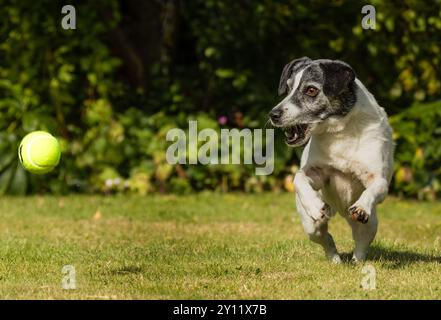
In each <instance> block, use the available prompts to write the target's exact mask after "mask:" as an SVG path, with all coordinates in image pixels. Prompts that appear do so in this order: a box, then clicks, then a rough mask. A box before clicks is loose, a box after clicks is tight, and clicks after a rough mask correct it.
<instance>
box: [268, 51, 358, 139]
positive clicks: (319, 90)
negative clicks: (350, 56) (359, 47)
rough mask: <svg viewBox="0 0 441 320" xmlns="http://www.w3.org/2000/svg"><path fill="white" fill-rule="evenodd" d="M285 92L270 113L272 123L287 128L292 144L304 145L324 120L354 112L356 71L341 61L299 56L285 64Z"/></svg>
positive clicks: (282, 85)
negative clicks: (284, 95)
mask: <svg viewBox="0 0 441 320" xmlns="http://www.w3.org/2000/svg"><path fill="white" fill-rule="evenodd" d="M285 93H287V96H286V97H285V98H284V99H283V100H282V101H281V102H280V103H279V104H278V105H277V106H275V107H274V108H273V109H272V110H271V112H270V118H271V122H272V124H273V125H274V126H276V127H281V128H283V129H284V130H285V135H286V143H287V144H288V145H290V146H301V145H303V144H305V143H306V142H307V141H308V140H309V138H310V137H311V133H312V131H313V130H314V129H315V128H316V127H318V126H320V124H321V123H323V122H325V121H326V120H327V119H329V118H331V117H344V116H345V115H346V114H348V113H349V111H351V109H352V107H353V106H354V104H355V101H356V95H355V72H354V70H352V68H351V67H350V66H349V65H348V64H346V63H344V62H342V61H338V60H324V59H323V60H322V59H321V60H311V59H309V58H307V57H303V58H300V59H296V60H293V61H291V62H290V63H288V64H287V65H286V66H285V67H284V69H283V72H282V76H281V78H280V84H279V95H282V94H285Z"/></svg>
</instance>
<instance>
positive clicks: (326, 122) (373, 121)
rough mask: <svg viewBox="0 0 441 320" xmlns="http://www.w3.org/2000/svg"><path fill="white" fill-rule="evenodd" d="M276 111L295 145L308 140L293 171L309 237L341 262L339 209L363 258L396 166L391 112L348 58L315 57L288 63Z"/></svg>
mask: <svg viewBox="0 0 441 320" xmlns="http://www.w3.org/2000/svg"><path fill="white" fill-rule="evenodd" d="M278 93H279V95H283V94H285V93H287V96H286V97H285V98H284V99H283V100H282V101H281V102H280V103H279V104H277V105H276V106H275V107H274V108H273V109H272V110H271V112H270V114H269V117H270V121H271V123H272V125H273V126H275V127H279V128H282V129H283V130H284V131H285V135H286V143H287V144H288V146H290V147H299V146H303V145H305V144H306V146H305V148H304V150H303V153H302V157H301V163H300V169H299V170H298V171H297V173H296V175H295V177H294V187H295V192H296V195H295V198H296V206H297V212H298V214H299V215H300V218H301V221H302V225H303V228H304V230H305V232H306V233H307V234H308V236H309V238H310V239H311V240H312V241H313V242H316V243H318V244H320V245H321V246H322V247H323V249H324V251H325V254H326V256H327V257H328V258H329V259H330V260H331V261H332V262H335V263H340V262H341V257H340V255H339V253H338V251H337V248H336V246H335V243H334V240H333V238H332V236H331V234H330V233H329V232H328V221H329V220H330V219H331V218H332V217H333V216H334V215H336V213H337V212H338V213H340V215H342V216H343V217H344V218H345V219H346V221H347V222H348V223H349V225H350V227H351V228H352V237H353V239H354V242H355V248H354V251H353V255H352V260H353V261H355V262H359V261H364V260H365V259H366V255H367V252H368V249H369V246H370V244H371V243H372V241H373V240H374V238H375V235H376V233H377V228H378V220H377V212H376V205H377V204H378V203H381V202H382V201H383V200H384V199H385V197H386V195H387V193H388V188H389V183H390V180H391V177H392V171H393V151H394V150H393V149H394V144H393V141H392V128H391V127H390V125H389V122H388V118H387V115H386V112H385V111H384V109H383V108H382V107H380V106H379V105H378V103H377V101H376V100H375V98H374V96H373V95H372V94H371V93H370V92H369V91H368V90H367V89H366V87H365V86H364V85H363V84H362V82H361V81H360V80H359V79H357V78H356V75H355V72H354V70H353V69H352V67H350V66H349V65H348V64H347V63H345V62H342V61H339V60H328V59H319V60H311V59H310V58H308V57H303V58H300V59H296V60H293V61H291V62H290V63H288V64H287V65H286V66H285V67H284V69H283V72H282V75H281V78H280V83H279V90H278Z"/></svg>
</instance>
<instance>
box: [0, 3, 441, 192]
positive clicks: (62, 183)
mask: <svg viewBox="0 0 441 320" xmlns="http://www.w3.org/2000/svg"><path fill="white" fill-rule="evenodd" d="M65 4H72V5H74V6H75V9H76V18H77V19H76V20H77V21H76V30H64V29H62V28H61V20H62V18H63V16H64V15H63V14H62V13H61V8H62V7H63V5H65ZM365 4H371V5H374V6H375V8H376V13H377V14H376V29H375V30H364V29H362V27H361V20H362V18H363V14H362V13H361V8H362V7H363V6H364V5H365ZM0 17H1V21H2V22H1V24H0V110H1V117H0V193H1V194H28V193H56V194H65V193H70V192H83V193H91V192H94V193H137V194H142V195H144V194H149V193H154V192H162V193H187V192H193V191H200V190H219V191H224V192H226V191H234V190H239V191H246V192H262V191H265V190H269V191H274V192H284V191H287V192H292V191H293V190H292V183H291V182H292V177H293V174H294V173H295V171H296V170H297V168H298V167H297V165H298V162H299V161H298V156H299V154H300V151H301V150H299V149H292V148H287V147H286V146H285V145H284V142H283V133H282V132H276V139H277V144H276V149H275V170H274V173H273V174H272V175H270V176H256V175H255V174H254V167H253V166H250V165H219V166H203V165H191V166H185V165H177V166H172V165H169V164H168V163H167V162H166V161H165V150H166V149H167V147H168V145H169V143H167V142H166V139H165V135H166V133H167V131H168V130H169V129H171V128H175V127H180V128H187V127H188V120H190V119H196V120H198V126H199V128H200V129H201V128H215V129H217V130H219V129H220V128H263V127H264V125H265V123H266V121H267V113H268V112H269V111H270V109H271V108H272V107H273V106H274V105H275V104H276V103H277V102H278V101H279V99H280V97H278V96H277V87H278V82H279V77H280V73H281V71H282V68H283V66H284V65H285V64H286V63H288V62H289V61H290V60H292V59H294V58H298V57H302V56H309V57H310V58H313V59H317V58H330V59H340V60H344V61H346V62H347V63H349V64H350V65H351V66H352V67H353V68H354V69H355V71H356V73H357V76H358V78H359V79H360V80H361V81H362V82H364V84H365V85H366V86H367V88H368V89H369V90H370V91H371V92H372V93H373V94H374V95H375V96H376V98H377V100H378V101H379V103H380V105H381V106H383V107H384V108H385V110H386V112H387V113H388V115H389V116H390V121H391V123H392V125H393V128H394V139H395V142H396V156H395V167H394V178H393V181H392V184H391V191H392V192H393V193H394V194H396V195H398V196H402V197H412V198H418V199H426V200H435V199H436V198H437V196H438V197H439V195H440V190H441V168H440V167H441V166H440V164H441V100H440V98H441V64H440V58H441V55H440V51H441V2H440V1H417V0H408V1H401V0H399V1H398V0H395V1H389V0H388V1H386V0H372V1H368V2H367V1H357V0H355V1H343V0H342V1H329V0H316V1H295V0H287V1H275V0H272V1H271V0H262V1H251V0H241V1H234V0H192V1H179V0H163V1H160V0H146V1H137V0H120V1H117V0H115V1H110V0H108V1H104V0H103V1H73V2H69V3H64V2H63V1H54V0H40V1H23V0H0ZM39 129H42V130H47V131H49V132H51V133H53V134H55V135H56V136H57V137H59V139H60V141H61V143H62V148H63V155H62V161H61V164H60V166H59V167H58V168H57V170H55V171H54V172H53V173H51V174H49V175H46V176H43V177H41V176H35V175H29V174H28V173H26V172H25V171H24V170H23V169H22V167H21V166H20V165H19V163H18V158H17V147H18V144H19V142H20V140H21V138H22V137H23V136H24V135H25V134H26V133H28V132H30V131H33V130H39Z"/></svg>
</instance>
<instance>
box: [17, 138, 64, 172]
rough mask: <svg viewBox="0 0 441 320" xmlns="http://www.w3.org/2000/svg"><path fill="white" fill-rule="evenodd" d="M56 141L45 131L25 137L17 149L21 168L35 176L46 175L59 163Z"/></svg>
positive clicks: (58, 149)
mask: <svg viewBox="0 0 441 320" xmlns="http://www.w3.org/2000/svg"><path fill="white" fill-rule="evenodd" d="M60 156H61V150H60V144H59V143H58V140H57V139H56V138H55V137H54V136H52V135H51V134H50V133H47V132H45V131H34V132H31V133H29V134H28V135H26V136H25V137H24V138H23V140H22V141H21V143H20V146H19V147H18V157H19V159H20V162H21V164H22V165H23V167H24V168H25V169H26V170H28V171H29V172H32V173H35V174H44V173H48V172H49V171H51V170H52V169H54V168H55V167H56V166H57V164H58V162H60Z"/></svg>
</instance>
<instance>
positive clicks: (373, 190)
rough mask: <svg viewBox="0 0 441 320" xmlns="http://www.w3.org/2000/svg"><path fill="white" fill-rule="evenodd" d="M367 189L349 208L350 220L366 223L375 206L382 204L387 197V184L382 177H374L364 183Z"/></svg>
mask: <svg viewBox="0 0 441 320" xmlns="http://www.w3.org/2000/svg"><path fill="white" fill-rule="evenodd" d="M366 185H367V187H366V189H365V190H364V192H363V193H362V194H361V196H360V198H359V199H358V200H357V201H356V202H355V203H354V204H353V205H352V206H351V207H349V209H348V211H349V214H350V215H351V218H352V220H354V221H360V222H361V223H367V222H368V221H369V217H370V216H371V214H372V212H373V211H374V208H375V206H376V205H377V204H378V203H380V202H382V201H383V200H384V198H385V197H386V195H387V190H388V185H389V184H388V182H387V180H386V179H385V178H384V177H381V176H379V177H374V178H371V179H370V181H368V182H367V183H366Z"/></svg>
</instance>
